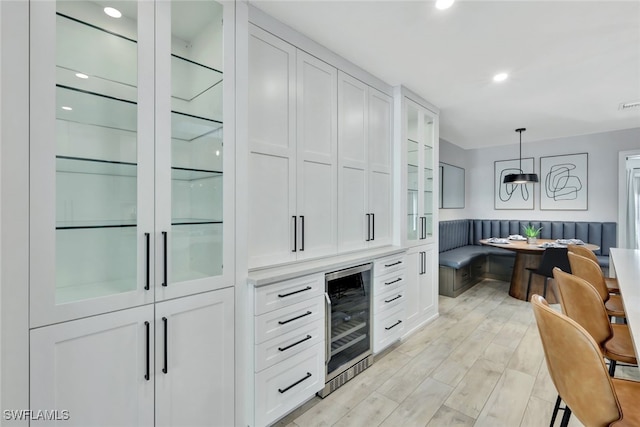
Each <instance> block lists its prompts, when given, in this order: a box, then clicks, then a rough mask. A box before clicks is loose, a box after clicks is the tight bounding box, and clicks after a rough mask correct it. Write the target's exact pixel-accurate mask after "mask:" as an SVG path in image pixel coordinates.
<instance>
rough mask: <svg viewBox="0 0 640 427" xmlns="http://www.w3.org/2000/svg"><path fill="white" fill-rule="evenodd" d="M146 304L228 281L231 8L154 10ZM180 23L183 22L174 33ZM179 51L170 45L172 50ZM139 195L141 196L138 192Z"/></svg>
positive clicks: (179, 5)
mask: <svg viewBox="0 0 640 427" xmlns="http://www.w3.org/2000/svg"><path fill="white" fill-rule="evenodd" d="M155 17H156V21H155V24H156V25H155V28H156V33H155V49H156V50H155V102H154V106H155V142H156V144H155V183H156V187H155V188H156V192H155V230H156V246H155V249H156V253H157V254H161V255H160V256H159V257H158V262H157V264H156V274H155V277H156V281H155V284H156V288H155V293H156V301H161V300H166V299H171V298H176V297H181V296H185V295H190V294H194V293H199V292H205V291H208V290H213V289H218V288H222V287H225V286H229V285H230V284H231V283H232V281H233V253H234V248H233V237H232V236H233V234H234V233H233V230H234V227H233V218H234V208H233V207H234V200H233V197H234V196H233V193H234V191H233V190H234V179H233V175H234V173H233V172H234V170H233V165H234V157H235V156H234V147H235V144H234V126H233V120H232V117H233V111H234V100H233V97H234V85H233V76H234V69H233V64H234V63H235V61H234V58H233V52H234V43H233V35H234V34H233V25H225V26H223V25H222V21H223V19H224V21H225V22H233V19H234V10H233V4H226V5H224V4H222V3H218V2H216V1H212V0H208V1H201V2H184V1H175V0H174V1H158V2H156V3H155ZM184 22H191V26H190V31H189V32H188V33H185V32H184ZM178 40H179V41H180V42H177V41H178ZM147 191H148V190H147Z"/></svg>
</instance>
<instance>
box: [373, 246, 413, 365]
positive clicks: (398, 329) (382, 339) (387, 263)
mask: <svg viewBox="0 0 640 427" xmlns="http://www.w3.org/2000/svg"><path fill="white" fill-rule="evenodd" d="M406 264H407V259H406V255H405V254H404V253H402V254H397V255H391V256H388V257H385V258H379V259H376V260H375V261H374V263H373V270H374V276H373V277H374V279H373V303H372V305H373V352H374V353H379V352H380V351H382V350H384V349H385V348H386V347H388V346H389V345H391V344H393V343H394V342H395V341H397V340H398V339H400V337H402V335H403V333H404V331H405V327H406V313H407V309H406V307H407V305H408V304H409V302H408V301H407V291H406V287H405V285H406V282H407V278H406V269H405V267H406Z"/></svg>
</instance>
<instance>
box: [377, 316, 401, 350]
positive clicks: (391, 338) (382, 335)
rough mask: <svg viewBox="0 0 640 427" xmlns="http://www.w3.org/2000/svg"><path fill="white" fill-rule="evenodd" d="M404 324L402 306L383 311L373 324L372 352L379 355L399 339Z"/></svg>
mask: <svg viewBox="0 0 640 427" xmlns="http://www.w3.org/2000/svg"><path fill="white" fill-rule="evenodd" d="M405 323H406V314H405V309H404V306H402V307H399V308H398V309H397V310H388V311H384V312H383V313H382V315H381V316H377V318H376V319H375V320H374V322H373V352H374V353H379V352H380V351H382V350H384V349H385V348H386V347H388V346H389V345H390V344H392V343H393V342H395V341H397V340H398V339H400V337H401V336H402V333H403V331H404V325H405Z"/></svg>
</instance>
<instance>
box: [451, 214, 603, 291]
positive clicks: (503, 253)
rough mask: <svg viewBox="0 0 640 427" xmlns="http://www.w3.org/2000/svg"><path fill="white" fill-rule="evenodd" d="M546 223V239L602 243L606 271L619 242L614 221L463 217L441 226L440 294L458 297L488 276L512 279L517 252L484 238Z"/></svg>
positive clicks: (543, 227)
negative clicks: (488, 243) (484, 241)
mask: <svg viewBox="0 0 640 427" xmlns="http://www.w3.org/2000/svg"><path fill="white" fill-rule="evenodd" d="M529 223H531V224H532V225H533V226H535V227H542V231H541V234H540V238H542V239H581V240H583V241H585V242H588V243H593V244H595V245H598V246H600V249H599V250H598V251H596V256H597V257H598V261H599V263H600V266H601V267H602V268H603V270H604V271H605V272H606V271H607V270H608V267H609V249H610V248H611V247H615V245H616V223H614V222H567V221H520V220H484V219H462V220H453V221H441V222H440V224H439V226H440V229H439V232H440V234H439V236H440V242H439V244H440V254H439V264H440V268H439V288H440V294H441V295H446V296H452V297H456V296H458V295H460V294H461V293H462V292H464V291H466V290H467V289H469V288H470V287H472V286H473V285H475V284H476V283H477V282H479V281H480V280H482V279H484V278H491V279H497V280H504V281H509V280H510V279H511V273H512V271H513V263H514V260H515V252H512V251H509V250H505V249H500V248H495V247H490V246H481V245H480V243H479V241H480V240H481V239H488V238H490V237H507V236H509V235H511V234H522V226H523V225H526V224H529Z"/></svg>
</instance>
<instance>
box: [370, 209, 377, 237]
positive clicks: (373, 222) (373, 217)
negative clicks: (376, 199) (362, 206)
mask: <svg viewBox="0 0 640 427" xmlns="http://www.w3.org/2000/svg"><path fill="white" fill-rule="evenodd" d="M371 240H376V214H374V213H372V214H371Z"/></svg>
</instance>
